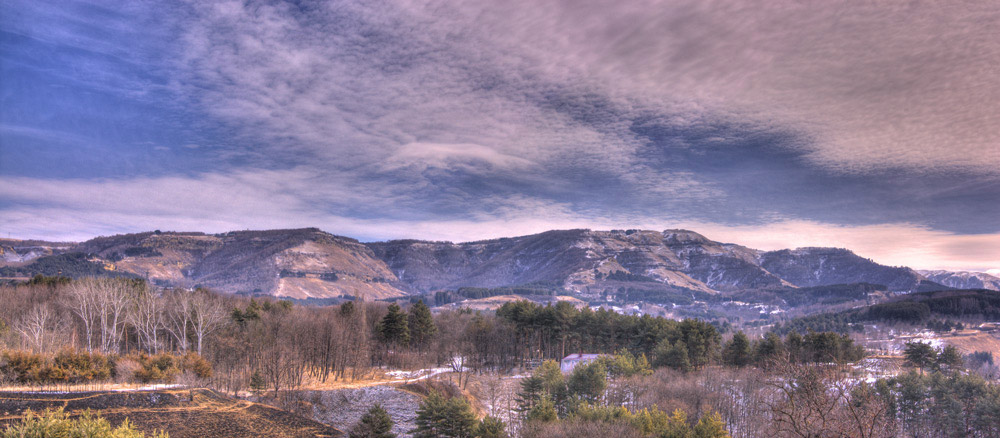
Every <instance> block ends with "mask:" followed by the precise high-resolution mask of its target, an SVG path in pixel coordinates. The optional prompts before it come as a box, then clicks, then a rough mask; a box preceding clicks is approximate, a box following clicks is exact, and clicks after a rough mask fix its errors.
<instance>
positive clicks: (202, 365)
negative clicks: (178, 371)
mask: <svg viewBox="0 0 1000 438" xmlns="http://www.w3.org/2000/svg"><path fill="white" fill-rule="evenodd" d="M181 368H182V369H183V370H184V371H190V372H192V373H194V375H195V376H197V377H198V378H199V379H208V378H211V377H212V364H211V363H210V362H209V361H208V360H206V359H205V358H203V357H201V356H199V355H198V353H195V352H193V351H192V352H190V353H188V354H186V355H184V358H183V362H182V366H181Z"/></svg>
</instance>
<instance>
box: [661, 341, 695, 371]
mask: <svg viewBox="0 0 1000 438" xmlns="http://www.w3.org/2000/svg"><path fill="white" fill-rule="evenodd" d="M654 353H655V354H656V362H655V363H656V365H657V366H665V367H670V368H673V369H675V370H677V371H685V372H687V371H691V360H690V359H688V351H687V346H685V345H684V342H682V341H681V340H680V339H678V340H677V342H675V343H673V344H672V345H671V344H670V341H669V340H667V339H664V340H663V341H661V342H660V344H659V345H657V346H656V351H655V352H654Z"/></svg>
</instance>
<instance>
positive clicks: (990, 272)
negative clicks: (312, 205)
mask: <svg viewBox="0 0 1000 438" xmlns="http://www.w3.org/2000/svg"><path fill="white" fill-rule="evenodd" d="M309 229H315V230H318V231H320V232H323V233H327V234H330V235H333V236H337V237H345V238H349V239H355V240H358V241H359V242H361V243H375V242H389V241H395V240H418V241H425V242H444V243H452V244H456V245H462V244H468V243H476V242H483V241H490V240H498V239H505V238H518V237H527V236H532V235H537V234H542V233H547V232H553V231H575V230H582V231H591V232H607V233H610V232H614V231H630V230H637V231H645V232H654V233H666V232H668V231H680V232H692V233H695V234H698V235H701V236H702V237H705V238H707V239H709V240H711V241H714V242H717V243H721V244H724V245H740V246H744V247H747V248H750V249H753V250H757V251H765V252H766V251H779V250H792V251H796V250H802V249H846V250H848V251H850V252H852V253H854V254H855V255H857V256H859V257H863V258H870V259H872V260H873V261H875V262H876V263H879V264H881V265H884V266H891V267H906V268H910V269H913V270H915V271H950V272H979V273H985V274H988V275H993V276H1000V269H998V268H986V269H982V270H962V269H942V268H927V267H918V266H909V265H894V264H890V263H884V262H882V261H880V260H878V259H875V258H871V257H868V256H866V255H865V254H863V253H859V252H858V251H855V250H854V249H852V248H849V247H839V246H830V245H818V246H799V247H773V248H758V247H755V246H753V245H746V244H743V243H741V242H738V241H728V240H716V239H713V238H712V236H710V235H705V234H703V233H700V232H698V231H697V230H691V229H683V228H666V229H662V230H655V229H644V228H607V229H592V228H562V229H549V230H544V231H539V232H537V233H528V234H516V235H514V234H512V235H497V236H489V237H484V238H479V239H471V240H434V239H422V238H419V237H416V236H409V237H397V238H392V239H360V238H357V237H354V236H351V235H347V234H342V233H336V232H331V231H328V230H325V229H323V228H321V227H299V228H272V229H240V230H226V231H218V232H209V231H194V230H186V231H177V230H159V229H156V230H145V231H139V232H131V233H116V234H110V235H99V236H89V237H84V238H80V239H74V240H62V241H49V240H45V239H31V238H29V239H21V238H16V237H7V238H4V239H5V240H14V241H32V240H37V241H43V242H46V243H71V244H75V243H82V242H86V241H89V240H92V239H98V238H105V237H114V236H119V235H128V234H144V233H156V232H160V233H171V234H204V235H220V234H227V233H234V232H260V231H294V230H309Z"/></svg>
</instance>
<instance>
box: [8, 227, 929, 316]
mask: <svg viewBox="0 0 1000 438" xmlns="http://www.w3.org/2000/svg"><path fill="white" fill-rule="evenodd" d="M18 242H21V241H18ZM8 247H9V248H11V249H9V250H8V249H6V248H8ZM29 247H30V248H34V247H38V248H49V249H48V250H46V249H26V248H29ZM4 248H5V251H7V253H8V254H11V253H13V251H15V249H13V248H15V246H13V245H8V246H5V247H4ZM16 248H18V249H16V251H19V252H16V254H17V257H19V258H18V260H19V261H18V262H17V263H14V264H10V263H8V266H6V267H2V268H0V269H2V270H0V274H2V275H3V276H29V275H32V274H34V273H43V274H46V275H56V274H58V275H67V276H74V277H79V276H86V275H131V276H138V277H144V278H148V279H149V280H150V281H152V282H154V283H156V284H160V285H164V286H181V287H195V286H203V287H209V288H213V289H217V290H220V291H224V292H230V293H244V294H268V295H275V296H282V297H291V298H335V297H341V296H345V295H349V296H364V297H367V298H369V299H377V298H392V297H398V296H403V295H407V294H416V293H426V292H432V291H436V290H440V289H457V288H460V287H480V288H496V287H503V286H530V287H532V288H537V289H549V290H561V289H566V290H571V291H574V292H576V293H578V294H581V295H583V296H585V297H599V296H604V295H609V294H621V293H627V294H633V296H657V294H662V295H664V296H666V295H670V296H677V294H682V295H685V296H687V297H691V296H695V295H699V294H702V295H704V294H716V293H719V292H728V291H742V290H763V289H767V290H775V289H785V288H796V287H814V286H825V285H832V284H847V283H859V282H865V283H872V284H880V285H885V286H887V287H888V289H890V290H893V291H912V290H915V288H916V287H917V286H919V285H920V284H921V281H925V282H926V280H925V279H924V278H923V277H922V276H921V275H920V274H918V273H916V272H915V271H913V270H911V269H909V268H901V267H888V266H882V265H879V264H877V263H874V262H872V261H871V260H869V259H865V258H862V257H859V256H857V255H855V254H854V253H852V252H850V251H849V250H846V249H838V248H800V249H795V250H781V251H769V252H764V251H758V250H755V249H751V248H747V247H744V246H740V245H735V244H728V243H720V242H715V241H712V240H710V239H708V238H706V237H705V236H702V235H701V234H698V233H696V232H693V231H687V230H666V231H662V232H659V231H648V230H611V231H593V230H555V231H547V232H544V233H540V234H534V235H529V236H520V237H510V238H501V239H493V240H483V241H476V242H465V243H452V242H431V241H420V240H394V241H388V242H371V243H361V242H359V241H357V240H355V239H351V238H348V237H342V236H336V235H333V234H329V233H326V232H323V231H320V230H319V229H316V228H305V229H295V230H268V231H234V232H229V233H223V234H205V233H197V232H192V233H181V232H159V231H155V232H146V233H135V234H124V235H116V236H108V237H98V238H95V239H91V240H88V241H86V242H82V243H78V244H73V243H69V244H60V246H52V245H50V246H45V245H40V244H30V245H29V244H27V243H25V244H20V245H19V246H16ZM31 251H34V252H31ZM28 254H38V255H39V257H36V258H35V259H34V261H30V255H28ZM11 257H14V256H11ZM15 265H16V266H15Z"/></svg>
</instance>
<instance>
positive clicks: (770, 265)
mask: <svg viewBox="0 0 1000 438" xmlns="http://www.w3.org/2000/svg"><path fill="white" fill-rule="evenodd" d="M760 266H761V267H762V268H764V269H767V270H768V271H769V272H772V273H774V274H775V275H777V276H779V277H781V278H783V279H785V280H787V281H788V282H790V283H793V284H795V285H796V286H799V287H808V286H823V285H828V284H838V283H875V284H882V285H885V286H887V287H888V288H889V290H894V291H909V290H913V288H914V287H916V286H917V285H919V284H920V280H921V276H920V274H918V273H917V272H916V271H914V270H912V269H910V268H904V267H888V266H882V265H879V264H877V263H875V262H873V261H872V260H871V259H866V258H862V257H859V256H858V255H856V254H854V253H853V252H851V251H849V250H846V249H841V248H799V249H794V250H789V249H783V250H780V251H770V252H765V253H763V254H761V257H760Z"/></svg>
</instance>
